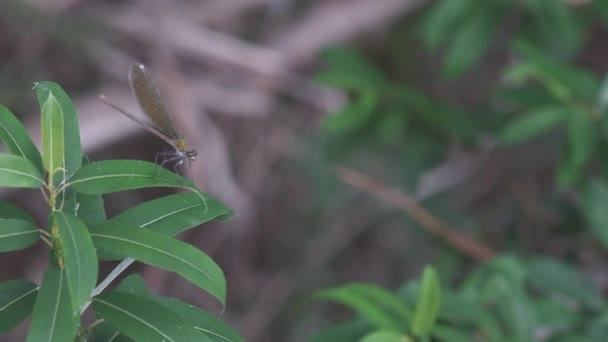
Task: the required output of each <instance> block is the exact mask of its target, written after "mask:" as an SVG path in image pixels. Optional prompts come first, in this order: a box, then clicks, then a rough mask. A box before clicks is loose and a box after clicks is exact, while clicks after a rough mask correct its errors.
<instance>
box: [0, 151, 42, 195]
mask: <svg viewBox="0 0 608 342" xmlns="http://www.w3.org/2000/svg"><path fill="white" fill-rule="evenodd" d="M43 181H44V180H43V179H42V175H40V172H38V169H36V166H34V164H32V162H30V161H29V160H27V159H25V158H23V157H19V156H16V155H13V154H8V153H0V186H4V187H15V188H32V189H37V188H40V187H41V186H42V183H43Z"/></svg>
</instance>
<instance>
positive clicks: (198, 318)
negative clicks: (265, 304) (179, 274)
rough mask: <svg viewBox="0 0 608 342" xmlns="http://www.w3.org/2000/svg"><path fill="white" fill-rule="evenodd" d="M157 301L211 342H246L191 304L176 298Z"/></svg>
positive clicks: (220, 322)
mask: <svg viewBox="0 0 608 342" xmlns="http://www.w3.org/2000/svg"><path fill="white" fill-rule="evenodd" d="M156 301H158V302H159V303H161V304H163V305H165V306H166V307H167V308H169V309H170V310H171V311H173V312H175V313H177V314H178V315H180V316H181V317H182V318H184V319H185V320H186V321H187V322H189V323H190V324H192V325H194V328H195V329H196V330H197V331H200V332H201V333H203V334H205V335H206V336H207V337H208V339H209V341H214V342H244V341H245V340H244V339H243V338H242V337H241V336H239V334H238V333H237V332H236V331H235V330H234V329H232V328H231V327H229V326H228V325H226V323H224V322H222V321H221V320H220V319H218V318H217V317H215V316H214V315H212V314H210V313H208V312H205V311H203V310H201V309H199V308H197V307H195V306H193V305H191V304H188V303H184V302H182V301H179V300H177V299H174V298H157V299H156Z"/></svg>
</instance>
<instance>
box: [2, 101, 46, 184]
mask: <svg viewBox="0 0 608 342" xmlns="http://www.w3.org/2000/svg"><path fill="white" fill-rule="evenodd" d="M0 140H2V142H3V143H4V145H5V146H6V148H7V150H8V151H9V152H10V153H11V154H14V155H16V156H20V157H23V158H25V159H27V160H29V161H30V162H32V164H34V165H35V166H36V169H38V172H40V173H43V172H44V168H43V166H42V158H41V157H40V152H38V149H37V148H36V145H34V142H33V141H32V139H31V138H30V136H29V135H28V134H27V131H26V130H25V127H23V125H22V124H21V122H19V120H18V119H17V118H16V117H15V115H13V113H11V111H10V110H8V108H6V107H4V106H2V105H0Z"/></svg>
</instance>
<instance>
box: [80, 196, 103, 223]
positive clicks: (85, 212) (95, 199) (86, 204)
mask: <svg viewBox="0 0 608 342" xmlns="http://www.w3.org/2000/svg"><path fill="white" fill-rule="evenodd" d="M74 196H75V201H76V206H77V210H75V212H76V214H77V216H78V218H79V219H81V220H82V222H84V223H85V224H86V225H87V226H88V227H93V226H94V225H96V224H101V223H103V222H105V221H106V219H107V218H106V209H105V206H104V202H103V197H101V195H86V194H74Z"/></svg>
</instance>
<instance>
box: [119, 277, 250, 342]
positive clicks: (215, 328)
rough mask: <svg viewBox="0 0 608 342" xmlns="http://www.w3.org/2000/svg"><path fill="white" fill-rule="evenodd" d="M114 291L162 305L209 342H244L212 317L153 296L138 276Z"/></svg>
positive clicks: (186, 304) (235, 333)
mask: <svg viewBox="0 0 608 342" xmlns="http://www.w3.org/2000/svg"><path fill="white" fill-rule="evenodd" d="M116 291H118V292H126V293H132V294H136V295H139V296H143V297H146V298H150V299H153V300H154V301H156V302H158V303H160V304H163V305H164V306H166V307H168V308H169V309H171V311H173V312H175V313H177V314H179V315H180V316H181V317H182V318H184V319H186V320H187V321H189V322H190V323H191V324H192V325H193V326H194V327H195V329H196V330H198V331H200V332H201V333H204V334H205V335H207V336H208V337H209V339H210V340H211V341H218V342H243V341H244V340H243V338H242V337H241V336H239V334H238V333H237V332H236V331H235V330H234V329H232V328H231V327H229V326H228V325H227V324H226V323H224V322H223V321H222V320H220V319H219V318H217V317H215V316H214V315H212V314H210V313H208V312H205V311H203V310H201V309H199V308H197V307H196V306H193V305H191V304H188V303H185V302H182V301H180V300H177V299H174V298H168V297H160V296H155V295H154V294H152V293H151V292H150V291H149V290H148V288H147V287H146V283H145V282H144V279H143V278H142V277H141V276H140V275H139V274H132V275H129V276H128V277H126V278H125V279H123V281H122V282H121V283H120V284H119V285H118V286H117V287H116Z"/></svg>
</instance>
